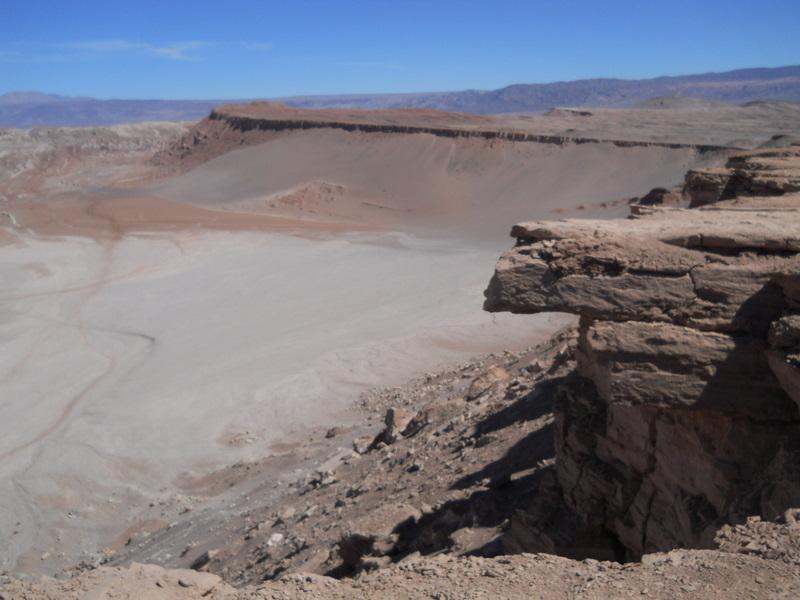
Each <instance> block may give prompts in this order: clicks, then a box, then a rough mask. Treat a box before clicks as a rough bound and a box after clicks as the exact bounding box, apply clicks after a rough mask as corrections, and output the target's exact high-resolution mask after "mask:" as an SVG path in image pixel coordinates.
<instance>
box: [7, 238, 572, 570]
mask: <svg viewBox="0 0 800 600" xmlns="http://www.w3.org/2000/svg"><path fill="white" fill-rule="evenodd" d="M16 235H17V240H18V241H17V243H12V244H9V245H6V246H4V247H3V251H2V253H1V254H0V347H2V349H3V350H2V352H0V396H1V397H2V398H3V402H2V403H0V539H3V540H5V545H4V551H3V552H2V554H0V561H2V562H0V570H2V569H9V570H13V571H21V572H42V571H45V572H46V571H51V572H52V571H54V570H56V569H57V568H59V567H61V566H63V565H65V564H70V563H74V562H75V561H76V559H79V558H80V557H81V556H82V555H83V554H84V553H90V552H93V551H95V550H96V549H97V548H98V547H103V545H104V544H109V543H111V541H112V540H113V539H114V538H115V537H117V536H119V534H120V533H121V532H122V531H123V530H124V529H125V528H126V527H127V526H128V525H129V524H130V523H132V522H133V520H134V518H135V515H136V514H137V513H138V512H141V511H142V509H143V508H145V507H146V506H147V504H148V503H149V502H151V501H153V500H154V499H157V498H163V497H167V496H171V495H174V494H175V490H176V488H175V485H176V484H175V482H176V479H177V478H178V477H179V476H183V477H185V476H186V474H187V473H188V474H193V475H201V474H203V473H205V472H208V471H210V470H212V469H214V468H217V467H220V466H222V465H225V464H230V463H232V462H235V461H237V460H247V459H254V458H259V457H262V456H265V455H268V454H269V453H270V444H271V443H273V442H275V441H277V440H279V439H281V438H282V437H283V436H285V435H290V434H291V433H292V432H296V431H300V430H302V429H303V428H308V427H314V426H321V425H330V424H334V423H337V422H346V421H347V418H348V408H349V407H350V406H351V403H352V402H353V401H354V400H355V399H356V398H357V396H358V393H359V392H360V391H362V390H365V389H367V388H369V387H372V386H376V385H387V384H396V383H400V382H402V381H403V380H405V379H406V378H408V377H410V376H411V375H412V374H414V373H416V372H419V371H422V370H427V369H431V368H432V367H433V366H434V365H437V364H444V363H447V362H454V361H458V360H461V359H465V358H466V357H467V356H470V355H474V354H476V353H478V352H485V351H491V350H497V349H501V348H515V347H517V348H518V347H523V346H526V345H528V344H530V343H532V342H534V341H536V340H538V339H541V338H542V337H543V336H545V335H547V334H549V332H551V331H553V330H554V329H555V328H556V327H558V326H559V325H562V324H563V323H564V322H565V321H564V319H565V318H566V317H561V316H555V315H554V316H545V317H542V318H541V319H540V320H538V321H537V320H536V319H533V320H532V319H531V318H525V317H514V316H512V315H495V316H492V315H489V314H487V313H484V312H483V311H482V310H481V302H482V291H483V288H484V286H485V283H486V280H487V279H488V276H489V274H490V273H491V270H492V267H493V264H494V261H495V258H496V255H497V251H498V246H499V245H501V244H504V242H505V240H499V241H498V243H497V244H495V246H483V247H481V246H476V245H475V244H468V243H465V242H455V241H451V242H441V241H432V240H429V239H427V240H426V239H421V238H415V237H411V236H408V235H403V234H396V233H352V234H341V235H339V236H338V237H332V236H330V235H327V234H322V233H317V234H316V237H315V238H314V239H311V238H308V237H306V238H302V237H296V236H294V237H293V236H288V235H283V234H277V233H271V234H267V233H263V232H258V233H255V232H242V231H240V232H214V231H196V232H191V231H177V232H154V233H147V234H138V235H127V236H125V237H122V238H121V239H119V240H116V241H113V240H103V239H100V240H97V241H95V240H92V239H90V238H85V237H66V238H62V239H56V238H53V239H45V238H38V237H34V236H31V235H29V234H24V233H17V234H16ZM237 436H246V437H247V439H248V442H249V443H246V444H232V443H230V440H232V439H237ZM42 557H44V558H42Z"/></svg>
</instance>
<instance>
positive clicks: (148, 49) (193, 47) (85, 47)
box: [0, 39, 272, 63]
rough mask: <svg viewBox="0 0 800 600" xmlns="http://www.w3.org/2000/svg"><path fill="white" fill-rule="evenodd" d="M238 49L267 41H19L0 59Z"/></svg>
mask: <svg viewBox="0 0 800 600" xmlns="http://www.w3.org/2000/svg"><path fill="white" fill-rule="evenodd" d="M225 48H227V49H231V48H234V49H239V50H241V51H247V52H265V51H268V50H271V49H272V44H270V43H268V42H246V41H233V42H230V41H227V42H224V41H209V40H190V41H181V42H171V43H159V44H156V43H151V42H142V41H134V40H125V39H109V40H81V41H73V42H58V43H45V44H31V43H19V44H12V45H11V46H9V47H7V48H2V47H0V62H21V63H24V62H29V63H31V62H65V61H80V60H92V59H101V58H108V57H112V56H115V55H139V56H147V57H152V58H154V59H163V60H175V61H191V62H199V61H202V60H204V59H205V58H207V57H208V56H209V55H210V54H211V53H212V52H213V50H214V49H225Z"/></svg>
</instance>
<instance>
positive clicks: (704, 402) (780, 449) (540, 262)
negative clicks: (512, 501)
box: [485, 147, 800, 558]
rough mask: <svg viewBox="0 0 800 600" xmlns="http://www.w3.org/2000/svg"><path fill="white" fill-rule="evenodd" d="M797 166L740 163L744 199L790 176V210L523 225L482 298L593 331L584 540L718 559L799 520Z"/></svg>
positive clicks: (569, 415) (768, 160)
mask: <svg viewBox="0 0 800 600" xmlns="http://www.w3.org/2000/svg"><path fill="white" fill-rule="evenodd" d="M796 159H800V147H790V148H781V149H776V150H770V151H755V152H752V153H750V154H746V155H741V156H737V157H734V158H732V159H731V161H730V163H729V165H732V166H731V167H730V168H731V170H734V171H735V176H736V177H737V178H738V179H737V182H741V181H749V182H763V181H766V180H767V179H768V178H769V177H772V176H773V175H774V174H775V173H777V172H780V178H781V181H782V182H784V183H786V182H789V183H786V185H784V187H783V188H782V190H783V191H782V192H781V195H780V196H752V195H747V196H746V197H742V196H736V195H734V196H732V197H730V199H728V200H726V201H716V203H713V204H707V205H705V206H703V207H702V208H698V209H669V208H652V209H650V208H646V207H645V208H642V207H640V208H639V209H638V210H637V213H638V215H637V217H636V218H629V219H619V220H610V221H589V220H564V221H549V222H534V223H522V224H519V225H516V226H515V227H514V228H513V230H512V236H513V237H515V238H516V240H517V243H516V246H515V247H514V248H512V249H511V250H509V251H507V252H506V253H504V254H503V255H502V257H501V258H500V260H499V262H498V264H497V268H496V271H495V274H494V277H493V278H492V280H491V282H490V284H489V287H488V289H487V290H486V293H485V294H486V302H485V308H486V309H487V310H489V311H511V312H516V313H535V312H543V311H563V312H570V313H575V314H578V315H580V316H581V317H582V318H581V324H580V341H579V349H578V363H577V369H576V372H575V373H574V374H573V375H572V376H571V377H570V378H569V379H568V380H567V381H566V382H565V383H564V384H563V385H562V387H561V390H560V391H559V393H558V399H557V402H556V434H555V436H556V440H555V442H556V455H557V461H556V474H557V479H558V482H559V484H560V488H561V494H562V496H563V501H564V503H565V505H566V506H567V507H568V508H569V509H571V510H572V511H573V512H574V513H575V514H577V516H578V517H579V519H580V521H581V522H582V523H583V526H584V527H585V530H586V531H588V532H594V533H593V534H594V535H596V536H600V537H606V538H608V539H610V540H612V541H613V544H614V545H617V544H621V546H622V547H623V548H624V549H625V555H626V556H627V557H629V558H630V557H634V558H635V557H638V556H641V554H643V553H644V552H649V551H653V550H664V549H668V548H672V547H676V546H700V547H703V546H709V545H710V544H711V542H712V537H713V531H714V529H715V528H717V527H719V526H720V525H721V524H723V523H725V522H731V521H733V522H736V521H741V520H742V519H743V518H744V517H745V516H747V515H750V514H758V515H760V516H762V517H764V518H769V519H774V518H776V517H778V516H779V515H781V514H782V512H783V511H784V510H786V509H788V508H789V507H791V506H794V505H798V503H800V469H798V467H797V465H798V464H800V412H799V411H798V407H800V324H799V323H800V321H798V319H800V193H792V192H791V191H790V190H791V189H792V188H791V186H792V185H794V183H791V182H794V181H798V182H800V160H796ZM777 165H779V166H780V169H778V166H777ZM774 180H775V181H777V178H774ZM695 182H696V179H695V176H694V175H693V174H692V173H690V174H689V175H688V176H687V183H686V188H685V189H684V193H688V195H690V196H691V194H692V193H693V192H692V189H690V188H691V186H692V185H694V183H695ZM736 185H737V186H739V183H737V184H736ZM748 185H750V187H747V188H746V189H747V190H753V189H756V188H757V186H755V184H754V183H751V184H748ZM759 185H760V184H759ZM781 185H783V184H781ZM735 189H736V190H737V191H738V190H740V189H745V188H741V187H740V186H739V187H736V188H735ZM757 189H762V188H757ZM772 189H777V188H772ZM716 198H717V200H719V199H720V198H721V195H719V194H718V195H717V196H716ZM529 521H530V516H529V517H528V522H529ZM537 527H538V526H537ZM557 537H558V536H557V535H555V536H553V535H550V539H555V538H557ZM562 541H563V540H562Z"/></svg>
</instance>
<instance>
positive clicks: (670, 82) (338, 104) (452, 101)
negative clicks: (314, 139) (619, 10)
mask: <svg viewBox="0 0 800 600" xmlns="http://www.w3.org/2000/svg"><path fill="white" fill-rule="evenodd" d="M663 97H678V98H693V99H698V100H703V101H709V102H725V103H732V104H741V103H745V102H752V101H755V100H784V101H800V65H798V66H788V67H777V68H763V69H739V70H736V71H727V72H725V73H704V74H700V75H681V76H676V77H656V78H654V79H581V80H578V81H563V82H556V83H533V84H515V85H509V86H506V87H504V88H501V89H498V90H464V91H458V92H423V93H412V94H351V95H338V96H294V97H290V98H278V99H277V100H279V101H281V102H285V103H286V104H290V105H292V106H298V107H304V108H437V109H440V110H449V111H457V112H467V113H475V114H500V113H511V112H540V111H545V110H548V109H550V108H553V107H556V106H569V107H582V106H585V107H590V106H591V107H626V106H635V105H644V106H648V105H649V106H654V107H657V106H661V104H659V103H655V104H653V103H650V104H648V101H650V100H652V99H654V98H663ZM246 101H247V100H239V102H246ZM223 102H224V103H230V102H232V101H231V100H98V99H95V98H77V97H70V96H58V95H54V94H42V93H39V92H10V93H8V94H4V95H0V127H33V126H38V125H48V126H91V125H113V124H117V123H133V122H140V121H189V120H197V119H200V118H202V117H204V116H205V115H207V114H208V113H209V111H210V110H211V109H212V107H214V106H215V105H217V104H221V103H223ZM233 102H236V101H235V100H234V101H233Z"/></svg>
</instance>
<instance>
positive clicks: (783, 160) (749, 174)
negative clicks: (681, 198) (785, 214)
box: [685, 146, 800, 208]
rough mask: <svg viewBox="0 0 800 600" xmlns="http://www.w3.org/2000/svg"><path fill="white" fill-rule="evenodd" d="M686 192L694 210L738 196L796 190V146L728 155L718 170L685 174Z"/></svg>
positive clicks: (799, 162) (799, 177) (799, 169)
mask: <svg viewBox="0 0 800 600" xmlns="http://www.w3.org/2000/svg"><path fill="white" fill-rule="evenodd" d="M685 190H686V193H687V194H688V195H689V198H690V206H691V207H693V208H696V207H698V206H704V205H707V204H713V203H715V202H718V201H720V200H730V199H732V198H736V197H739V196H767V197H769V196H782V195H784V194H790V193H794V192H799V191H800V155H798V152H797V146H789V147H784V148H762V149H761V150H756V151H753V152H748V153H746V154H738V155H735V156H732V157H731V158H730V159H729V160H728V164H727V165H726V166H725V168H722V169H700V170H694V171H689V173H687V175H686V186H685Z"/></svg>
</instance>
